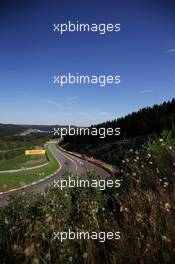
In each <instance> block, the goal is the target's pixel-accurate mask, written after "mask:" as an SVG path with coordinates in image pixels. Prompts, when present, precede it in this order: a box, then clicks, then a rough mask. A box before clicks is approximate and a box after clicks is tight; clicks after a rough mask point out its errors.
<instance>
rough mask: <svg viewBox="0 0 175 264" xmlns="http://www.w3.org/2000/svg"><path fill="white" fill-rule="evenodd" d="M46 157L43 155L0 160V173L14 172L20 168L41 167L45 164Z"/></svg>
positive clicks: (23, 155)
mask: <svg viewBox="0 0 175 264" xmlns="http://www.w3.org/2000/svg"><path fill="white" fill-rule="evenodd" d="M47 161H48V160H47V157H46V156H45V155H33V156H32V155H25V154H22V155H19V156H17V157H15V158H13V159H9V160H1V161H0V171H3V170H14V169H20V168H30V167H33V166H37V165H41V164H44V163H46V162H47Z"/></svg>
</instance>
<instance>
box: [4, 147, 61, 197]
mask: <svg viewBox="0 0 175 264" xmlns="http://www.w3.org/2000/svg"><path fill="white" fill-rule="evenodd" d="M46 151H47V156H48V159H49V164H48V165H46V166H44V167H41V168H38V169H33V170H29V171H22V172H15V173H3V174H0V191H1V192H2V191H7V190H10V189H14V188H18V187H21V186H24V185H26V184H29V183H32V182H34V181H38V180H40V179H42V178H44V177H46V176H48V175H50V174H52V173H54V172H55V171H56V170H57V169H58V167H59V164H58V162H57V160H56V159H55V158H54V157H53V155H52V154H51V152H50V151H49V150H48V148H47V149H46Z"/></svg>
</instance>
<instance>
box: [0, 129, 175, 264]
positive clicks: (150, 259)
mask: <svg viewBox="0 0 175 264" xmlns="http://www.w3.org/2000/svg"><path fill="white" fill-rule="evenodd" d="M122 164H123V167H122V169H121V172H120V174H119V175H117V179H118V178H121V179H122V180H123V183H122V186H121V187H120V188H119V189H116V188H109V189H106V190H105V191H100V190H99V189H98V188H86V189H84V188H82V189H81V188H65V189H64V190H63V191H61V190H60V189H52V190H50V191H49V192H47V193H46V194H45V195H39V194H38V195H34V194H25V193H24V194H22V195H20V196H14V197H13V198H12V200H11V201H10V203H9V204H8V206H6V207H4V208H1V209H0V223H1V225H0V233H1V237H0V249H1V250H0V258H1V260H2V263H14V264H15V263H19V264H20V263H23V264H25V263H35V264H39V263H82V264H98V263H110V264H116V263H119V264H120V263H121V264H123V263H124V264H125V263H126V264H127V263H146V264H147V263H148V264H149V263H151V264H154V263H155V264H157V263H173V262H174V259H175V239H174V238H175V228H174V227H175V217H174V216H175V211H174V201H175V195H174V187H175V185H174V182H175V181H174V179H175V139H174V136H173V134H172V133H171V132H169V133H168V132H166V133H164V134H163V135H162V137H161V138H158V139H156V140H155V141H153V142H149V143H148V145H147V146H146V147H145V148H144V149H142V150H136V151H133V149H130V151H129V152H128V153H127V158H126V159H125V160H123V162H122ZM96 177H97V176H96V175H95V174H90V175H87V176H86V178H89V179H92V178H96ZM113 179H115V178H113ZM68 229H71V231H74V232H77V231H82V232H86V231H89V232H91V231H96V232H101V231H103V232H117V231H120V232H121V239H120V240H113V239H111V240H106V241H105V242H104V243H101V242H99V241H98V240H65V241H63V242H62V243H61V242H60V241H58V240H54V232H63V231H68Z"/></svg>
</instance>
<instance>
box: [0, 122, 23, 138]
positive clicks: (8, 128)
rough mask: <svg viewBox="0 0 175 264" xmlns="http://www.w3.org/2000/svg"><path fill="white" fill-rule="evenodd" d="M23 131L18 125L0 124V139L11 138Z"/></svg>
mask: <svg viewBox="0 0 175 264" xmlns="http://www.w3.org/2000/svg"><path fill="white" fill-rule="evenodd" d="M23 131H25V128H24V127H22V126H20V125H12V124H0V137H3V136H13V135H16V134H19V133H22V132H23Z"/></svg>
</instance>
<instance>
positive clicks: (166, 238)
mask: <svg viewBox="0 0 175 264" xmlns="http://www.w3.org/2000/svg"><path fill="white" fill-rule="evenodd" d="M162 240H163V241H165V242H171V240H170V239H169V238H168V237H166V236H162Z"/></svg>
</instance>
